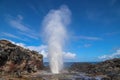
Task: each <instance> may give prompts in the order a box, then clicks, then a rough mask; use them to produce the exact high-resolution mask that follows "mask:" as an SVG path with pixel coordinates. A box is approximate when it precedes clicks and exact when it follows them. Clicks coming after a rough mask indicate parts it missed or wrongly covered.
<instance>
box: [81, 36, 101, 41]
mask: <svg viewBox="0 0 120 80" xmlns="http://www.w3.org/2000/svg"><path fill="white" fill-rule="evenodd" d="M79 39H85V40H102V39H101V38H100V37H93V36H79Z"/></svg>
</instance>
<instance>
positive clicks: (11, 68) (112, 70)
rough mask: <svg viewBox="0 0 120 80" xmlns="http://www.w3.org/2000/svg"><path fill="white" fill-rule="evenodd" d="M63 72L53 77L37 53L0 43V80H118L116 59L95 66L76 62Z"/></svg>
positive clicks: (10, 44)
mask: <svg viewBox="0 0 120 80" xmlns="http://www.w3.org/2000/svg"><path fill="white" fill-rule="evenodd" d="M64 71H66V72H63V73H61V74H58V75H53V74H51V73H50V69H49V66H47V67H45V66H44V64H43V56H42V55H41V54H39V53H38V52H36V51H31V50H29V49H25V48H23V47H21V46H18V45H15V44H13V43H11V42H10V41H7V40H0V80H19V79H20V80H120V58H115V59H111V60H106V61H103V62H99V63H96V64H91V63H81V62H76V63H73V64H72V65H71V66H70V68H68V69H65V70H64ZM81 73H82V74H81ZM50 78H51V79H50ZM55 78H57V79H55ZM58 78H60V79H58ZM71 78H74V79H71ZM97 78H99V79H97Z"/></svg>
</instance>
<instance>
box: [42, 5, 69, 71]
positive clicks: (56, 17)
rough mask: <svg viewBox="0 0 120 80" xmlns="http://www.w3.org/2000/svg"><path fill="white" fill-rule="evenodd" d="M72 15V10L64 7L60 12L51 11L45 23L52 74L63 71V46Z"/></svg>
mask: <svg viewBox="0 0 120 80" xmlns="http://www.w3.org/2000/svg"><path fill="white" fill-rule="evenodd" d="M70 14H71V13H70V10H69V9H68V7H67V6H65V5H64V6H61V7H60V9H58V10H51V11H50V12H49V13H48V14H47V16H46V17H45V19H44V22H43V26H44V30H45V35H46V40H47V43H48V57H49V62H50V69H51V72H52V73H60V71H61V70H62V69H63V45H64V43H65V39H66V37H67V33H66V32H67V31H66V26H67V25H68V24H69V22H70Z"/></svg>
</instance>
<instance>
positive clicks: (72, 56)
mask: <svg viewBox="0 0 120 80" xmlns="http://www.w3.org/2000/svg"><path fill="white" fill-rule="evenodd" d="M63 55H64V58H65V59H75V57H76V54H75V53H71V52H64V53H63Z"/></svg>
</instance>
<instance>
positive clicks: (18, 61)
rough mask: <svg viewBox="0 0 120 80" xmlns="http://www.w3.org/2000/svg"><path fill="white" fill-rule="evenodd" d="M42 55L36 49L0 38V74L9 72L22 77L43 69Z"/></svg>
mask: <svg viewBox="0 0 120 80" xmlns="http://www.w3.org/2000/svg"><path fill="white" fill-rule="evenodd" d="M43 67H44V66H43V56H42V55H41V54H38V52H36V51H31V50H29V49H25V48H23V47H21V46H17V45H15V44H13V43H11V42H10V41H7V40H0V75H5V74H11V75H15V76H17V77H22V75H24V74H26V73H34V72H37V71H38V70H41V69H43Z"/></svg>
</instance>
